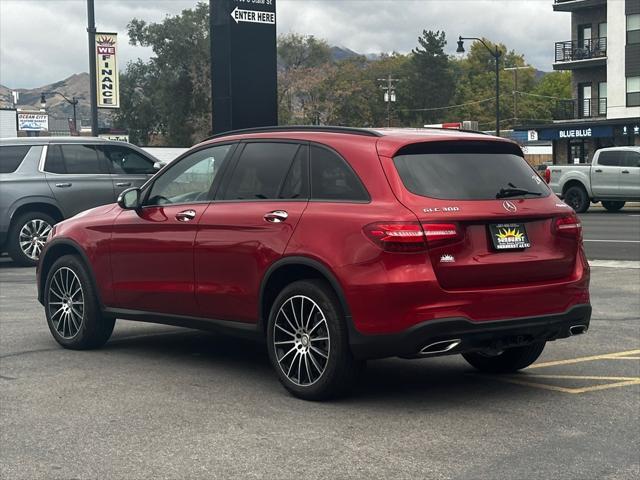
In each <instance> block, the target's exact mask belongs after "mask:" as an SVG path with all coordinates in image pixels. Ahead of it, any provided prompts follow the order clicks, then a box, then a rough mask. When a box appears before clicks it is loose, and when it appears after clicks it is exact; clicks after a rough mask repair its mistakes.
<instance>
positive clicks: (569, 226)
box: [553, 215, 582, 238]
mask: <svg viewBox="0 0 640 480" xmlns="http://www.w3.org/2000/svg"><path fill="white" fill-rule="evenodd" d="M553 230H554V231H555V232H556V233H557V234H558V235H562V236H564V237H577V238H582V224H581V223H580V220H579V219H578V217H576V216H575V215H567V216H566V217H558V218H556V219H555V220H554V222H553Z"/></svg>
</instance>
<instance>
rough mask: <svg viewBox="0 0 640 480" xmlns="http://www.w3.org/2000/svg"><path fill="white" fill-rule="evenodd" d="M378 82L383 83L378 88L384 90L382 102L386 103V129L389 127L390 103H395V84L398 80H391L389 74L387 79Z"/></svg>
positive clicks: (380, 79)
mask: <svg viewBox="0 0 640 480" xmlns="http://www.w3.org/2000/svg"><path fill="white" fill-rule="evenodd" d="M378 81H379V82H384V83H383V84H382V85H381V86H380V88H381V89H382V90H384V101H385V102H387V127H390V126H391V102H395V101H396V83H397V82H399V81H400V79H399V78H393V77H392V76H391V74H389V75H387V78H379V79H378Z"/></svg>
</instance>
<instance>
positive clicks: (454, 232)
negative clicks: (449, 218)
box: [422, 223, 460, 247]
mask: <svg viewBox="0 0 640 480" xmlns="http://www.w3.org/2000/svg"><path fill="white" fill-rule="evenodd" d="M422 228H423V229H424V236H425V238H426V239H427V244H428V245H429V246H430V247H434V246H438V245H443V244H445V243H452V242H455V241H458V240H459V239H460V233H459V232H458V227H457V226H456V225H455V224H454V223H423V224H422Z"/></svg>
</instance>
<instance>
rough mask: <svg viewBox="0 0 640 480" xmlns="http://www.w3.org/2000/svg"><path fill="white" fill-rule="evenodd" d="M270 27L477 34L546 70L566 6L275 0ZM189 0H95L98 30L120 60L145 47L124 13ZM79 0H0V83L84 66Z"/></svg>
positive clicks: (159, 14) (544, 0) (480, 0)
mask: <svg viewBox="0 0 640 480" xmlns="http://www.w3.org/2000/svg"><path fill="white" fill-rule="evenodd" d="M277 2H278V3H277V5H278V10H277V15H278V32H279V33H288V32H298V33H304V34H312V35H315V36H317V37H321V38H324V39H326V40H327V41H329V43H330V44H332V45H338V46H343V47H347V48H350V49H352V50H355V51H357V52H359V53H378V52H391V51H398V52H402V53H406V52H408V51H410V50H411V49H412V48H413V47H415V45H416V43H417V40H416V39H417V37H418V35H419V34H420V33H421V32H422V30H423V29H427V30H444V31H445V32H446V33H447V37H448V38H449V45H448V50H449V51H450V52H451V53H453V52H454V50H455V46H456V44H455V41H454V39H455V38H457V37H458V35H460V34H462V35H465V36H484V37H487V38H489V39H491V40H493V41H499V42H502V43H504V44H506V45H507V46H508V47H509V48H512V49H515V50H516V51H518V52H521V53H524V54H525V58H526V59H527V61H528V62H529V63H530V64H531V65H533V66H535V67H537V68H539V69H541V70H546V71H548V70H551V63H552V62H553V44H554V42H555V41H561V40H566V39H568V38H569V36H570V32H569V29H570V14H568V13H561V12H555V13H554V12H553V9H552V4H553V0H277ZM195 3H196V0H95V6H96V26H97V28H98V31H114V32H119V33H120V35H121V37H120V38H121V39H120V41H119V47H120V52H121V55H122V57H121V58H122V61H123V63H121V65H124V63H126V62H127V61H129V60H132V59H136V58H148V57H149V55H151V52H150V51H148V49H145V48H141V47H133V46H130V45H128V42H127V37H126V32H125V30H126V25H127V22H129V21H130V20H131V19H132V18H134V17H135V18H139V19H143V20H146V21H148V22H157V21H161V20H162V19H163V18H164V17H165V16H166V15H175V14H177V13H179V12H180V11H181V10H183V9H185V8H190V7H192V6H193V5H195ZM87 48H88V47H87V34H86V1H85V0H0V84H2V85H5V86H8V87H11V88H33V87H38V86H41V85H45V84H48V83H52V82H55V81H58V80H61V79H64V78H66V77H68V76H70V75H72V74H74V73H78V72H85V71H88V59H87V57H88V54H87Z"/></svg>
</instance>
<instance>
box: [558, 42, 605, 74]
mask: <svg viewBox="0 0 640 480" xmlns="http://www.w3.org/2000/svg"><path fill="white" fill-rule="evenodd" d="M606 64H607V37H600V38H593V39H588V40H567V41H566V42H556V61H555V63H554V64H553V69H554V70H573V69H576V68H592V67H598V66H600V65H602V66H606Z"/></svg>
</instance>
